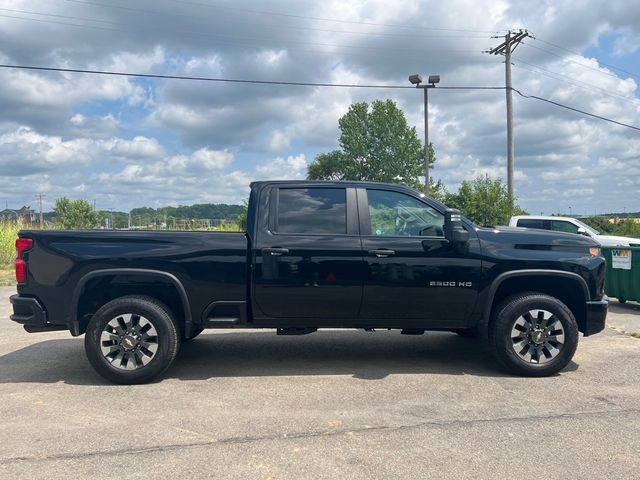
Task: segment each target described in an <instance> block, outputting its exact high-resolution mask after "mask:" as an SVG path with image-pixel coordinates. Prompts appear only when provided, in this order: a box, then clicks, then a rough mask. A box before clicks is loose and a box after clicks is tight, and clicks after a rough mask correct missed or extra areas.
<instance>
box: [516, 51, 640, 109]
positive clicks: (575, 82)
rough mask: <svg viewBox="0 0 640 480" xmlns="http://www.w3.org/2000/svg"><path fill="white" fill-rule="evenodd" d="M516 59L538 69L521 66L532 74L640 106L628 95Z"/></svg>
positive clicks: (638, 100)
mask: <svg viewBox="0 0 640 480" xmlns="http://www.w3.org/2000/svg"><path fill="white" fill-rule="evenodd" d="M514 59H515V60H517V61H518V63H521V64H524V65H529V66H530V67H533V68H535V69H537V70H539V71H537V72H536V71H535V70H531V69H528V68H525V67H522V66H521V65H520V67H521V68H525V70H529V71H532V72H535V73H539V74H541V75H544V76H546V77H549V78H553V79H554V80H557V81H559V82H565V83H568V84H571V85H574V86H576V87H578V88H582V89H584V90H589V91H592V92H596V91H597V92H598V93H600V94H601V95H605V96H607V97H611V98H615V99H618V100H625V101H627V102H631V103H638V104H640V99H639V98H635V97H627V96H626V95H618V94H616V93H612V92H611V91H609V90H607V89H604V88H601V87H597V86H595V85H592V84H590V83H587V82H582V81H580V80H575V79H573V78H572V77H570V76H568V75H564V74H562V73H558V72H553V71H551V70H547V69H546V68H543V67H540V66H538V65H534V64H533V63H528V62H525V61H524V60H522V59H521V58H516V57H514ZM545 72H546V73H545ZM558 77H563V78H564V79H563V78H558ZM565 79H566V80H565Z"/></svg>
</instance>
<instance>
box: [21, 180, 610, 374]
mask: <svg viewBox="0 0 640 480" xmlns="http://www.w3.org/2000/svg"><path fill="white" fill-rule="evenodd" d="M16 247H17V260H16V277H17V280H18V294H17V295H14V296H12V297H11V302H12V304H13V310H14V313H13V315H12V316H11V319H12V320H14V321H15V322H18V323H21V324H23V325H24V328H25V330H26V331H27V332H41V331H50V330H69V331H70V332H71V334H72V335H74V336H78V335H82V334H83V333H84V334H86V335H85V349H86V353H87V356H88V358H89V361H90V363H91V364H92V365H93V367H94V368H95V369H96V370H97V372H98V373H100V374H101V375H102V376H104V377H105V378H107V379H109V380H111V381H113V382H118V383H142V382H146V381H149V380H151V379H153V378H155V377H157V376H158V375H160V374H161V373H163V372H164V371H165V370H166V369H167V368H168V367H169V366H170V365H171V363H172V362H173V360H174V358H175V356H176V354H177V352H178V348H179V345H180V342H181V341H186V340H190V339H192V338H194V337H195V336H197V335H198V334H199V333H200V332H201V331H202V330H203V329H205V328H271V329H276V330H277V333H278V334H280V335H301V334H307V333H311V332H314V331H316V330H317V329H318V328H363V329H401V330H402V333H405V334H422V333H424V331H425V330H445V331H452V332H456V333H459V334H460V335H465V336H479V337H483V338H485V339H488V341H489V344H490V346H491V348H492V350H493V351H494V353H495V356H496V358H497V359H498V361H499V362H500V363H501V364H502V365H503V366H504V367H505V368H507V369H508V370H510V371H511V372H514V373H516V374H520V375H528V376H543V375H550V374H553V373H555V372H558V371H559V370H561V369H562V368H564V367H565V366H566V365H567V364H568V363H569V361H570V360H571V358H572V357H573V355H574V353H575V350H576V347H577V344H578V337H579V333H578V332H582V333H583V334H584V335H585V336H587V335H592V334H594V333H597V332H599V331H601V330H602V329H603V328H604V322H605V317H606V312H607V298H606V296H604V294H603V283H604V260H603V258H602V257H601V256H600V250H599V246H598V244H597V243H596V242H594V241H593V240H591V239H589V238H586V237H581V236H578V235H571V234H565V233H560V232H549V231H543V230H531V229H519V228H501V229H487V228H479V227H477V226H475V225H474V224H472V223H471V222H470V221H468V220H467V219H465V218H464V217H462V216H461V215H460V212H459V211H457V210H453V209H448V208H447V207H445V206H444V205H442V204H440V203H438V202H436V201H435V200H433V199H431V198H429V197H426V196H424V195H423V194H420V193H418V192H416V191H414V190H411V189H409V188H407V187H404V186H401V185H389V184H380V183H363V182H308V181H271V182H255V183H253V184H252V185H251V195H250V198H249V209H248V215H247V231H246V232H238V233H234V232H231V233H220V232H172V231H167V232H162V231H152V232H139V231H54V230H51V231H47V230H44V231H37V230H25V231H21V232H20V234H19V238H18V240H17V241H16ZM328 348H329V346H328ZM34 361H37V360H36V359H34Z"/></svg>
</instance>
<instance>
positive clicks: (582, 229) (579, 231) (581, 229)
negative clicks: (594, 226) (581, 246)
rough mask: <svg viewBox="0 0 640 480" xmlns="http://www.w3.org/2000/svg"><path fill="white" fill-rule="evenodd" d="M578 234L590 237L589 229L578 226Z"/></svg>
mask: <svg viewBox="0 0 640 480" xmlns="http://www.w3.org/2000/svg"><path fill="white" fill-rule="evenodd" d="M578 234H579V235H584V236H585V237H589V236H590V235H589V233H587V230H586V229H585V228H582V227H579V228H578Z"/></svg>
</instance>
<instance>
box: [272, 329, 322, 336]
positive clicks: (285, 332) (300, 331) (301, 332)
mask: <svg viewBox="0 0 640 480" xmlns="http://www.w3.org/2000/svg"><path fill="white" fill-rule="evenodd" d="M317 330H318V329H317V328H311V327H303V328H296V327H285V328H278V329H277V331H276V334H277V335H307V334H309V333H313V332H315V331H317Z"/></svg>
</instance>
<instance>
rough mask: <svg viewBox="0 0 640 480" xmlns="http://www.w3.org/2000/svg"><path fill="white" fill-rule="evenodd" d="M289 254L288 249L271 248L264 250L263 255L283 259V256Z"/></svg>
mask: <svg viewBox="0 0 640 480" xmlns="http://www.w3.org/2000/svg"><path fill="white" fill-rule="evenodd" d="M288 253H289V249H288V248H280V247H270V248H263V249H262V254H263V255H271V256H272V257H281V256H282V255H287V254H288Z"/></svg>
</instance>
